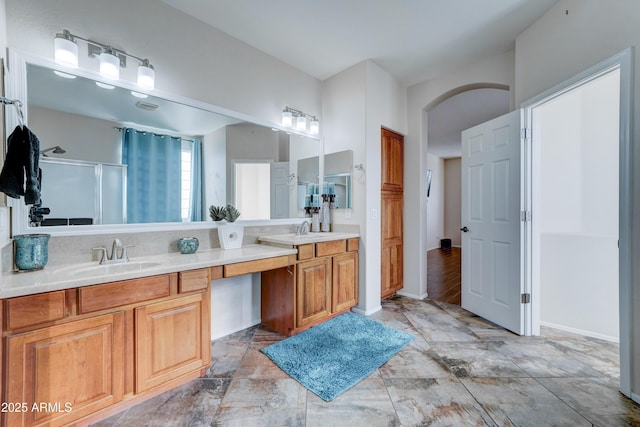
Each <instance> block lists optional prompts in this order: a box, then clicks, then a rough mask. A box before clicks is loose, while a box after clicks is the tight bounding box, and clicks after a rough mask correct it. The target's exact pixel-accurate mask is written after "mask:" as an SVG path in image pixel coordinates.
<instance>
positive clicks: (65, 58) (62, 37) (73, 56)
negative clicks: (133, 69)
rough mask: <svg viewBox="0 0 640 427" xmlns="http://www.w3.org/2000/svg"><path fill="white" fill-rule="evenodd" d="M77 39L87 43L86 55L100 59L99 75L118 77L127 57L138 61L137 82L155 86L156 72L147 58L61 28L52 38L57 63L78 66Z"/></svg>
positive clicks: (70, 66)
mask: <svg viewBox="0 0 640 427" xmlns="http://www.w3.org/2000/svg"><path fill="white" fill-rule="evenodd" d="M78 40H82V41H84V42H85V43H86V44H87V48H88V55H89V56H90V57H98V58H99V60H100V68H99V71H100V75H101V76H102V77H104V78H105V79H108V80H119V79H120V68H125V67H126V66H127V57H129V58H133V59H135V60H136V61H138V79H137V84H138V86H140V87H141V88H143V89H147V90H152V89H154V88H155V79H156V72H155V69H154V68H153V65H151V63H150V62H149V60H148V59H146V58H145V59H143V58H140V57H138V56H135V55H131V54H130V53H127V52H125V51H124V50H120V49H116V48H114V47H112V46H109V45H106V44H103V43H99V42H96V41H93V40H89V39H86V38H84V37H80V36H78V35H76V34H71V33H70V32H69V30H62V32H61V33H58V34H56V37H55V39H54V50H55V51H54V56H55V60H56V63H57V64H60V65H62V66H64V67H69V68H78V42H77V41H78Z"/></svg>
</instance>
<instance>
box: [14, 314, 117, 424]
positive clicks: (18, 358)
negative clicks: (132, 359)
mask: <svg viewBox="0 0 640 427" xmlns="http://www.w3.org/2000/svg"><path fill="white" fill-rule="evenodd" d="M123 328H124V315H123V313H122V312H117V313H112V314H107V315H103V316H97V317H93V318H90V319H83V320H78V321H75V322H70V323H66V324H64V325H58V326H52V327H48V328H43V329H39V330H37V331H33V332H28V333H24V334H17V335H12V336H9V337H7V360H6V362H7V384H6V386H5V387H6V389H5V399H4V400H5V401H6V402H25V403H27V405H28V406H29V408H28V409H29V410H28V411H26V412H22V413H20V412H12V413H5V414H4V415H5V419H4V421H5V423H4V425H6V426H23V425H24V426H31V425H41V424H45V423H46V424H47V425H50V426H58V425H65V424H67V423H70V422H72V421H73V420H77V419H79V418H82V417H84V416H86V415H89V414H91V413H93V412H96V411H98V410H100V409H102V408H105V407H107V406H110V405H112V404H114V403H116V402H119V401H120V400H122V396H123V390H124V368H123V357H124V330H123ZM43 403H44V404H48V405H50V406H48V409H47V410H45V411H40V410H38V411H34V410H32V408H33V406H32V405H34V404H37V405H41V404H43ZM49 410H51V412H48V411H49Z"/></svg>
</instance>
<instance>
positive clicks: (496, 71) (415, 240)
mask: <svg viewBox="0 0 640 427" xmlns="http://www.w3.org/2000/svg"><path fill="white" fill-rule="evenodd" d="M514 62H515V52H513V51H509V52H506V53H503V54H501V55H497V56H494V57H491V58H487V59H485V60H483V61H479V62H477V63H474V64H470V65H469V66H467V67H463V68H460V69H458V70H454V71H452V72H451V73H448V74H446V75H443V76H441V77H438V78H434V79H431V80H428V81H425V82H422V83H419V84H416V85H413V86H410V87H409V88H408V89H407V121H408V122H407V130H408V136H407V138H406V140H405V153H404V158H405V171H404V173H405V176H406V177H424V174H425V172H426V170H427V169H428V166H427V164H428V160H427V144H428V141H427V112H426V111H428V110H429V109H430V108H432V107H434V106H435V105H437V104H438V103H439V102H441V101H442V100H444V99H446V98H448V97H450V96H452V95H454V94H456V93H459V92H461V91H464V90H465V89H469V88H477V87H479V86H478V85H480V87H481V86H482V85H483V84H489V85H495V84H498V85H505V86H508V87H509V88H511V89H512V88H513V87H514V86H515V75H514V69H515V65H514ZM511 96H512V99H513V96H514V95H513V90H511ZM424 182H425V180H424V179H412V180H407V181H405V223H406V224H412V227H413V233H407V234H405V247H404V250H405V253H407V254H413V255H412V256H410V257H408V256H407V257H405V263H404V275H405V277H411V281H405V292H407V293H408V294H411V295H416V296H420V295H422V296H424V295H425V294H426V289H427V266H426V263H425V262H424V260H425V259H426V256H427V250H428V242H427V227H426V224H428V222H429V219H428V218H427V215H428V213H427V202H426V188H425V187H424ZM407 196H409V197H407Z"/></svg>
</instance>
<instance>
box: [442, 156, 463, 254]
mask: <svg viewBox="0 0 640 427" xmlns="http://www.w3.org/2000/svg"><path fill="white" fill-rule="evenodd" d="M461 179H462V159H460V158H455V159H446V160H445V161H444V187H445V190H444V235H445V237H448V238H449V239H451V245H453V246H460V245H462V236H461V232H460V227H462V221H461V217H462V206H461V203H462V188H461V186H462V183H461Z"/></svg>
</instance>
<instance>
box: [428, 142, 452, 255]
mask: <svg viewBox="0 0 640 427" xmlns="http://www.w3.org/2000/svg"><path fill="white" fill-rule="evenodd" d="M444 164H445V161H444V159H442V158H440V157H437V156H434V155H433V154H428V155H427V169H431V170H432V175H431V192H430V194H431V195H430V196H429V200H428V202H427V250H431V249H436V248H439V247H440V239H442V238H444V237H449V236H447V235H446V234H445V231H444V222H445V219H444V218H445V197H446V196H445V193H446V184H445V180H446V178H445V167H444Z"/></svg>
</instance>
